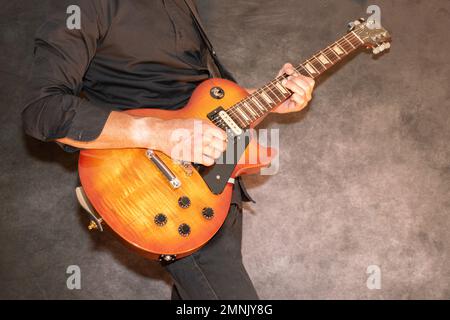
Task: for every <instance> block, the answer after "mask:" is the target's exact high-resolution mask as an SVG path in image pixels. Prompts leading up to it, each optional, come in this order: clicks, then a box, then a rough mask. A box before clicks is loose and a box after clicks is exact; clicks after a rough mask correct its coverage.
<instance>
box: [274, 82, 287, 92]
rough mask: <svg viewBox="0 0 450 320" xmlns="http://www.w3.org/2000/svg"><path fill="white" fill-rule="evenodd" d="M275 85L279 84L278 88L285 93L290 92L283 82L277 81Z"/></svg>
mask: <svg viewBox="0 0 450 320" xmlns="http://www.w3.org/2000/svg"><path fill="white" fill-rule="evenodd" d="M275 85H276V86H277V88H278V90H280V91H281V92H282V93H284V94H287V93H288V91H287V90H286V88H285V87H284V86H282V85H281V83H279V82H277V83H276V84H275Z"/></svg>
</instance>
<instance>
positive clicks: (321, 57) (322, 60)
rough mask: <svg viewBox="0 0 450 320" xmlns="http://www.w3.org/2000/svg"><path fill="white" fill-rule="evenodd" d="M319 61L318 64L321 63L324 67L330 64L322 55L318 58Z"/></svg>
mask: <svg viewBox="0 0 450 320" xmlns="http://www.w3.org/2000/svg"><path fill="white" fill-rule="evenodd" d="M319 60H320V62H322V63H323V64H324V65H327V64H329V63H330V61H328V59H327V58H326V57H325V56H324V55H323V54H321V55H320V56H319Z"/></svg>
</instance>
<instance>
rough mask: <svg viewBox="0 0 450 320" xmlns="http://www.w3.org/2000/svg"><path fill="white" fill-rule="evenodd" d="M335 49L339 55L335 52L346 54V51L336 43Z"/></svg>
mask: <svg viewBox="0 0 450 320" xmlns="http://www.w3.org/2000/svg"><path fill="white" fill-rule="evenodd" d="M336 48H337V49H338V50H339V51H340V53H339V52H337V54H344V53H345V54H348V52H347V51H345V49H344V48H342V46H341V45H340V44H339V43H338V42H336Z"/></svg>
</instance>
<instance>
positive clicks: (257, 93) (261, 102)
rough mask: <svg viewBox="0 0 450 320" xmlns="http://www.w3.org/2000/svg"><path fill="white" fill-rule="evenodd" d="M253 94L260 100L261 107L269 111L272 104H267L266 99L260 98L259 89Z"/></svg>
mask: <svg viewBox="0 0 450 320" xmlns="http://www.w3.org/2000/svg"><path fill="white" fill-rule="evenodd" d="M253 96H254V98H255V99H256V101H258V103H259V104H260V105H261V107H262V108H263V110H264V112H267V110H268V108H269V109H270V105H267V104H266V103H265V102H264V100H261V99H260V97H261V94H260V93H259V92H258V91H256V92H255V93H254V95H253Z"/></svg>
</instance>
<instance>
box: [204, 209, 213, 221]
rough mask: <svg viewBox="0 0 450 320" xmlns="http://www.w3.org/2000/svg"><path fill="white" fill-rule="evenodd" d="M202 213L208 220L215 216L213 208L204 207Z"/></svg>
mask: <svg viewBox="0 0 450 320" xmlns="http://www.w3.org/2000/svg"><path fill="white" fill-rule="evenodd" d="M202 215H203V217H204V218H205V219H206V220H211V219H212V218H213V217H214V210H213V209H212V208H209V207H208V208H204V209H203V210H202Z"/></svg>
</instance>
